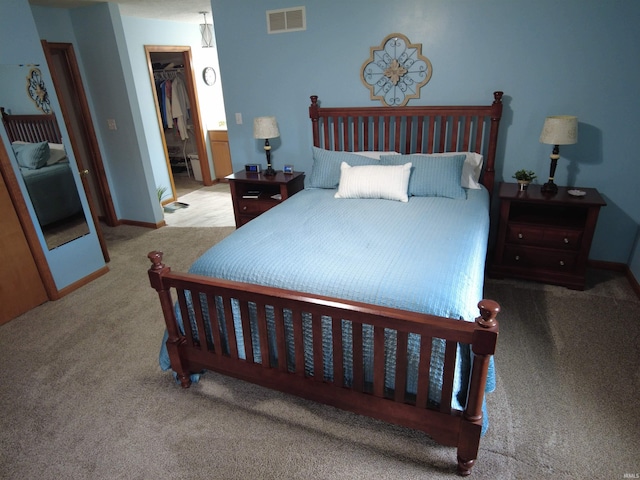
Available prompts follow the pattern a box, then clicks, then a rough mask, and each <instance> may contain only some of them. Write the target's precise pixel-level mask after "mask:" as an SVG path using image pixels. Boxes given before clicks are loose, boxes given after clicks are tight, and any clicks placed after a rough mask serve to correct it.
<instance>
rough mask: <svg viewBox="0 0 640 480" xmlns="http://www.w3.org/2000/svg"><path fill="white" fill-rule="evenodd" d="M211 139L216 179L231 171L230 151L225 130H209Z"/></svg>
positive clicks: (221, 178) (222, 178)
mask: <svg viewBox="0 0 640 480" xmlns="http://www.w3.org/2000/svg"><path fill="white" fill-rule="evenodd" d="M209 140H210V141H211V155H213V169H214V170H215V176H216V179H218V180H224V177H226V176H227V175H231V174H232V173H233V166H232V165H231V152H230V150H229V136H228V134H227V131H226V130H209Z"/></svg>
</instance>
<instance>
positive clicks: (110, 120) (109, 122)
mask: <svg viewBox="0 0 640 480" xmlns="http://www.w3.org/2000/svg"><path fill="white" fill-rule="evenodd" d="M107 127H108V128H109V130H117V129H118V127H117V126H116V120H115V119H114V118H107Z"/></svg>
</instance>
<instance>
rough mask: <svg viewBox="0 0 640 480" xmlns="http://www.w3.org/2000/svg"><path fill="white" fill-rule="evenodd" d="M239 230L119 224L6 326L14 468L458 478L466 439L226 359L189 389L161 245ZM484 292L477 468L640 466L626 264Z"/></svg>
mask: <svg viewBox="0 0 640 480" xmlns="http://www.w3.org/2000/svg"><path fill="white" fill-rule="evenodd" d="M232 231H233V228H162V229H159V230H146V229H142V228H137V227H129V226H121V227H117V228H106V229H105V236H106V238H107V242H108V245H109V251H110V254H111V258H112V261H111V263H110V264H109V268H110V272H109V273H108V274H107V275H103V276H102V277H100V278H98V279H96V280H95V281H93V282H91V283H90V284H89V285H87V286H85V287H83V288H82V289H80V290H78V291H76V292H73V293H72V294H70V295H68V296H66V297H64V298H62V299H61V300H59V301H56V302H49V303H46V304H44V305H42V306H40V307H38V308H36V309H34V310H32V311H30V312H28V313H27V314H25V315H22V316H21V317H18V318H17V319H15V320H13V321H11V322H9V323H8V324H6V325H4V326H2V327H0V365H2V368H1V369H0V382H1V383H0V384H1V385H2V390H1V391H0V408H1V410H0V411H1V412H2V417H1V419H0V478H3V479H61V478H65V479H87V478H100V479H103V478H104V479H112V478H113V479H115V478H118V479H169V478H172V479H173V478H185V479H199V478H203V479H204V478H207V479H248V478H256V479H272V478H273V479H285V478H287V479H309V478H314V479H362V478H376V479H428V478H454V473H453V472H454V471H455V451H454V449H451V448H446V447H442V446H439V445H436V444H434V443H433V442H432V441H430V440H429V439H428V438H427V437H425V436H424V435H423V434H420V433H418V432H415V431H412V430H409V429H406V428H401V427H396V426H392V425H388V424H384V423H382V422H379V421H376V420H372V419H368V418H364V417H358V416H356V415H352V414H349V413H346V412H342V411H338V410H336V409H334V408H331V407H326V406H323V405H317V404H314V403H312V402H308V401H305V400H301V399H297V398H294V397H290V396H287V395H284V394H280V393H277V392H273V391H270V390H266V389H263V388H261V387H257V386H253V385H249V384H246V383H244V382H241V381H237V380H234V379H230V378H225V377H221V376H219V375H216V374H212V373H209V374H206V375H205V376H204V377H203V379H202V381H201V382H200V383H199V384H197V385H194V386H193V387H192V388H191V389H189V390H186V391H183V390H182V389H180V388H179V387H178V386H176V385H175V384H174V383H173V380H172V379H171V377H170V375H168V374H167V373H165V372H162V371H160V369H159V367H158V364H157V354H158V351H159V346H160V341H161V338H162V334H163V329H164V326H163V321H162V318H161V314H160V307H159V302H158V301H157V297H156V294H155V292H154V291H153V290H152V289H151V288H150V287H149V284H148V279H147V276H146V269H147V268H148V265H149V261H148V260H147V258H146V254H147V252H149V251H150V250H153V249H159V250H162V251H164V252H165V262H166V263H167V264H168V265H170V266H171V267H172V268H174V270H185V269H186V268H188V266H189V265H190V264H191V262H192V261H193V260H194V259H195V258H197V257H198V256H199V255H200V254H201V253H203V252H204V250H206V249H207V248H208V247H209V246H211V245H213V244H215V243H216V242H217V241H219V240H220V239H222V238H224V236H226V235H228V234H229V233H231V232H232ZM485 290H486V291H485V294H486V296H487V297H488V298H493V299H495V300H497V301H499V302H500V303H501V305H502V308H503V314H502V315H501V316H500V339H499V344H498V353H497V355H496V368H497V373H498V383H497V390H496V392H494V393H493V394H491V395H489V396H488V398H487V401H488V406H489V412H490V422H491V425H490V429H489V432H488V433H487V435H486V436H485V438H484V439H483V442H482V443H481V450H480V455H479V458H478V462H477V464H476V466H475V467H474V473H473V474H472V475H473V476H474V477H475V478H478V479H484V478H492V479H496V478H498V479H522V478H536V479H543V478H544V479H546V478H548V479H552V478H553V479H556V478H559V479H574V478H599V479H607V478H612V479H616V478H624V475H625V474H630V475H636V474H638V473H640V458H639V457H638V453H639V452H640V434H639V433H638V432H640V420H639V419H638V412H639V411H640V408H639V407H640V399H639V398H638V391H640V389H639V387H640V308H639V307H640V301H639V300H638V298H637V297H636V296H635V294H634V292H633V291H632V289H631V288H630V287H629V286H628V284H627V282H626V279H625V278H624V277H622V276H620V275H618V274H615V273H611V272H601V271H597V272H592V274H591V275H590V277H589V288H588V290H586V291H585V292H574V291H570V290H567V289H564V288H562V287H552V286H546V285H540V284H534V283H527V282H519V281H512V280H500V281H499V280H487V282H486V288H485ZM631 478H634V477H631Z"/></svg>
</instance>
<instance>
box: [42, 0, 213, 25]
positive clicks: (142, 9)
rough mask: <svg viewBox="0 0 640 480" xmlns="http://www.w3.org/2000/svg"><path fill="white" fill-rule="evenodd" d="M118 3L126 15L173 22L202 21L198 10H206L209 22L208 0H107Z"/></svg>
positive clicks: (61, 2) (59, 3)
mask: <svg viewBox="0 0 640 480" xmlns="http://www.w3.org/2000/svg"><path fill="white" fill-rule="evenodd" d="M105 1H106V0H29V3H30V4H31V5H40V6H44V7H59V8H74V7H85V6H87V5H91V4H92V3H104V2H105ZM108 1H109V3H117V4H119V5H120V12H121V13H122V15H124V16H126V17H142V18H154V19H157V20H170V21H174V22H187V23H203V16H202V15H201V14H200V13H199V12H207V23H211V1H210V0H108Z"/></svg>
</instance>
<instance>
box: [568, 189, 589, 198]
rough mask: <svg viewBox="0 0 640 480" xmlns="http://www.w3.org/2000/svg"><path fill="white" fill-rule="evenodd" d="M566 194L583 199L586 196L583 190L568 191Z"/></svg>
mask: <svg viewBox="0 0 640 480" xmlns="http://www.w3.org/2000/svg"><path fill="white" fill-rule="evenodd" d="M567 193H568V194H569V195H572V196H574V197H584V196H585V195H586V194H587V192H585V191H584V190H568V191H567Z"/></svg>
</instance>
